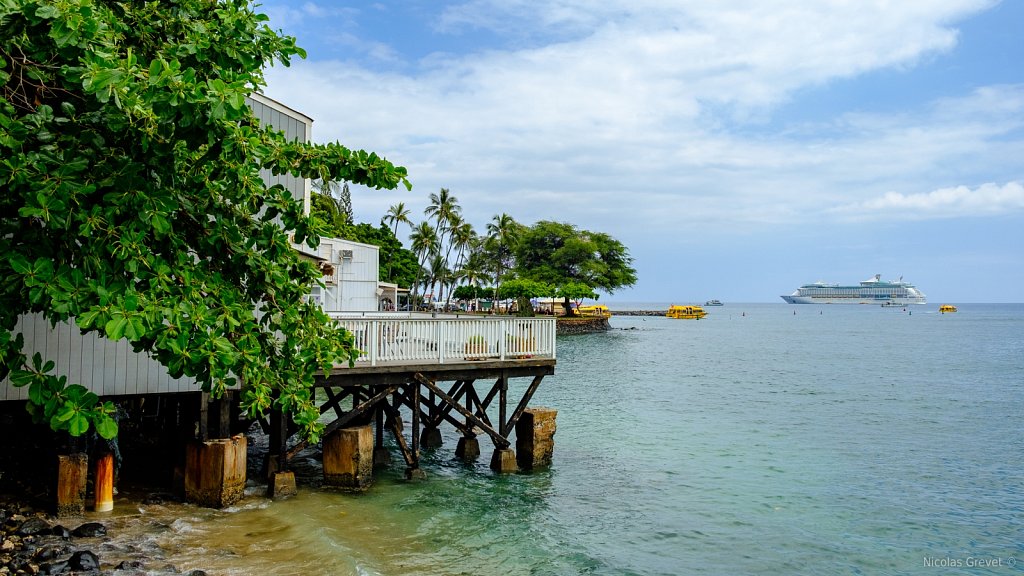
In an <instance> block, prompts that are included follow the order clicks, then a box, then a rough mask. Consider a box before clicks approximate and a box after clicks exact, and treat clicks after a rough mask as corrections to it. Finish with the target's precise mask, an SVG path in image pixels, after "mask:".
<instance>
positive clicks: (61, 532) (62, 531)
mask: <svg viewBox="0 0 1024 576" xmlns="http://www.w3.org/2000/svg"><path fill="white" fill-rule="evenodd" d="M50 534H53V535H54V536H59V537H60V538H63V539H64V540H68V539H70V538H71V531H70V530H68V529H67V528H65V527H63V526H61V525H60V524H57V525H56V526H54V527H53V528H50Z"/></svg>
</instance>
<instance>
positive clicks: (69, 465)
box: [56, 452, 89, 516]
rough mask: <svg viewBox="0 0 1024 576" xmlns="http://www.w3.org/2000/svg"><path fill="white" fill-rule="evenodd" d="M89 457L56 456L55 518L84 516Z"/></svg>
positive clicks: (78, 454)
mask: <svg viewBox="0 0 1024 576" xmlns="http://www.w3.org/2000/svg"><path fill="white" fill-rule="evenodd" d="M88 476H89V457H88V456H87V455H86V454H84V453H81V452H76V453H74V454H61V455H58V456H57V494H56V496H57V502H56V505H57V516H81V515H82V514H85V485H86V480H87V479H88Z"/></svg>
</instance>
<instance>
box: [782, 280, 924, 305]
mask: <svg viewBox="0 0 1024 576" xmlns="http://www.w3.org/2000/svg"><path fill="white" fill-rule="evenodd" d="M782 299H783V300H785V301H786V302H787V303H789V304H870V305H874V306H906V305H909V304H925V303H927V299H926V298H925V296H924V294H923V293H921V291H920V290H918V289H917V288H916V287H915V286H914V285H913V284H910V283H908V282H904V281H903V278H902V277H901V278H900V279H899V280H896V281H886V280H882V275H881V274H875V277H874V278H869V279H868V280H864V281H862V282H861V283H860V284H859V285H857V286H840V285H839V284H825V283H824V282H815V283H814V284H804V285H803V286H801V287H799V288H797V290H796V292H793V293H792V294H789V295H786V296H782Z"/></svg>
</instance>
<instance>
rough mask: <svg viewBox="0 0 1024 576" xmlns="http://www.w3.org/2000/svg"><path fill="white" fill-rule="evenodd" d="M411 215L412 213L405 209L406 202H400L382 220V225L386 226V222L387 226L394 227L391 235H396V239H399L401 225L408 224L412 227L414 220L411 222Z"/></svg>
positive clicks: (389, 209)
mask: <svg viewBox="0 0 1024 576" xmlns="http://www.w3.org/2000/svg"><path fill="white" fill-rule="evenodd" d="M409 214H411V212H409V209H408V208H406V207H405V202H399V203H398V204H395V205H394V206H392V207H390V208H388V212H387V214H385V215H384V217H383V218H381V219H380V223H381V224H384V223H385V222H386V223H387V224H386V225H387V226H392V227H393V228H392V229H391V233H392V234H394V235H395V238H398V225H399V224H408V225H409V227H410V228H411V227H412V220H409Z"/></svg>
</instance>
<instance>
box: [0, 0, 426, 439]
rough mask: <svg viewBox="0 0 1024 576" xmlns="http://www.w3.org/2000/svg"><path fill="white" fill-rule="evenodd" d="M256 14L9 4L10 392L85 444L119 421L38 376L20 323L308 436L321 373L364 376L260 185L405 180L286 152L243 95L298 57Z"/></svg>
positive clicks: (287, 218)
mask: <svg viewBox="0 0 1024 576" xmlns="http://www.w3.org/2000/svg"><path fill="white" fill-rule="evenodd" d="M251 6H252V5H251V3H250V2H248V0H176V1H172V2H146V3H136V2H127V3H114V2H93V1H90V0H64V1H60V2H51V1H47V0H6V1H4V2H0V187H2V195H0V253H2V254H3V255H4V258H3V259H0V377H4V376H7V375H8V374H9V375H10V376H11V379H12V382H14V383H15V384H16V385H27V386H30V393H29V397H30V402H29V406H30V409H31V410H32V411H33V413H34V415H35V416H36V417H37V418H38V419H39V420H41V421H45V422H48V423H49V424H50V425H51V426H52V427H53V428H54V429H58V430H67V431H68V432H70V433H71V434H73V435H79V434H82V433H84V432H86V431H87V430H88V429H89V428H90V427H92V426H94V427H95V428H96V429H97V430H98V431H99V432H100V433H101V434H102V435H103V436H106V437H110V436H113V435H114V434H116V430H117V428H116V425H115V424H114V423H113V421H112V420H111V411H112V409H113V408H112V406H111V405H110V404H109V403H105V404H101V403H99V402H98V401H97V398H96V396H95V395H94V394H92V393H90V392H88V391H86V390H85V389H84V388H83V387H81V386H78V385H76V384H75V383H74V382H70V383H69V382H68V381H67V379H66V376H67V375H65V374H54V373H53V365H52V362H48V361H47V359H45V358H35V359H28V358H26V357H25V354H24V353H23V351H22V348H23V344H24V338H23V336H22V334H20V333H15V326H16V323H17V321H18V318H19V317H20V316H21V315H24V314H28V313H39V314H42V315H43V316H44V317H45V318H47V319H48V320H50V321H51V322H53V323H56V322H61V321H71V322H73V323H74V324H75V325H77V327H78V328H80V329H81V330H82V331H83V332H96V333H99V334H101V335H102V336H104V337H106V338H109V339H111V340H121V339H126V340H128V341H129V342H130V343H131V344H132V345H133V347H134V348H135V350H136V351H146V352H148V353H150V354H151V355H152V356H153V357H154V358H156V359H157V360H158V361H160V362H161V363H162V364H164V365H165V366H167V368H168V370H169V371H170V373H171V375H172V376H190V377H193V378H195V379H196V381H197V382H198V384H199V386H200V387H201V388H202V389H203V390H207V391H210V392H211V393H213V394H214V395H219V394H221V393H223V392H224V391H225V390H226V389H227V388H228V387H231V386H235V385H241V390H242V400H243V406H244V407H245V408H246V409H247V410H248V411H249V413H250V414H252V415H256V414H260V413H262V412H264V411H265V410H267V409H268V408H269V407H270V406H271V405H272V404H274V405H276V407H278V408H281V409H284V410H286V411H289V412H291V413H292V415H293V418H294V420H295V421H296V423H297V424H299V426H300V427H301V429H303V430H304V431H305V432H306V434H307V435H308V436H311V437H316V435H317V434H318V433H319V431H320V430H321V429H322V426H321V425H320V424H319V423H318V421H317V417H318V416H319V412H318V410H317V409H316V407H315V406H314V405H313V404H312V402H311V400H310V394H309V390H310V386H311V384H312V381H313V374H314V372H315V371H316V370H317V369H319V368H325V369H326V368H330V367H331V366H332V365H336V364H338V363H342V362H348V361H351V360H352V359H354V357H355V356H354V354H355V352H354V350H353V340H352V337H351V335H350V334H348V333H346V332H344V331H343V330H342V329H340V328H337V327H336V326H335V325H334V324H332V323H331V322H330V321H329V320H328V318H327V317H326V316H325V315H324V314H323V312H322V311H321V310H319V309H318V308H317V307H316V306H315V305H312V304H307V303H304V297H305V296H306V295H307V294H308V293H309V288H310V286H311V285H312V284H313V283H314V282H316V281H317V280H318V278H319V273H318V272H317V271H316V270H315V268H314V267H313V266H312V264H310V263H309V262H305V261H303V260H301V259H300V258H299V255H298V253H297V251H295V250H293V249H292V245H291V242H290V240H291V239H292V238H293V239H294V241H295V242H299V243H306V244H308V245H309V246H310V247H315V246H316V245H317V242H318V237H317V235H318V230H317V229H316V225H315V223H314V222H315V221H314V220H312V219H310V218H307V217H306V216H304V215H303V211H302V203H301V202H298V201H296V200H295V199H293V198H292V196H291V195H290V193H289V192H288V191H287V190H286V189H284V188H283V187H282V186H280V185H277V186H272V187H267V185H266V184H265V183H264V181H263V180H262V179H261V177H260V169H261V168H262V169H266V170H269V171H270V172H271V173H273V174H291V175H294V176H297V177H301V178H320V179H322V180H324V181H347V182H353V183H357V184H362V185H366V186H369V187H371V188H376V189H393V188H396V187H397V186H399V185H405V186H406V187H410V185H409V182H408V180H407V179H406V170H405V169H404V168H401V167H397V166H394V165H393V164H391V163H390V162H388V161H387V160H385V159H384V158H381V157H379V156H378V155H376V154H374V153H370V152H366V151H361V150H350V149H348V148H345V147H344V146H342V145H341V144H339V143H331V144H308V143H303V142H290V141H287V140H286V138H285V137H284V135H283V133H281V132H278V131H275V130H273V129H271V128H269V127H267V126H263V125H261V124H260V123H259V122H258V121H257V119H256V118H255V117H254V116H253V114H252V113H251V111H250V109H249V108H248V106H247V105H246V97H248V96H250V95H251V94H252V93H253V92H254V91H256V90H258V89H259V88H260V87H261V86H263V85H264V84H265V83H264V79H263V72H262V70H263V67H264V66H266V65H270V64H271V63H273V62H277V63H280V64H284V65H287V64H288V62H289V61H290V59H291V58H293V57H296V56H304V53H303V52H302V50H301V49H299V48H298V47H297V46H296V45H295V41H294V39H293V38H290V37H287V36H282V35H279V34H277V33H275V32H274V31H273V30H271V29H270V28H269V27H268V26H267V25H266V23H265V22H266V20H267V18H266V17H265V16H263V15H260V14H256V13H255V12H253V10H252V8H251Z"/></svg>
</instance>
